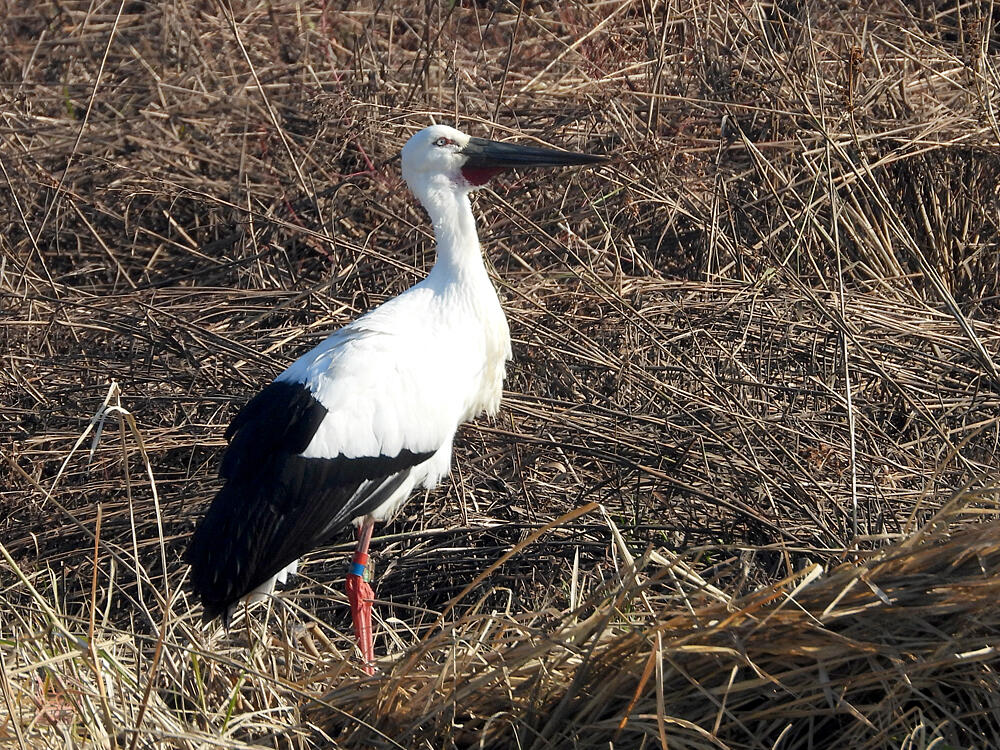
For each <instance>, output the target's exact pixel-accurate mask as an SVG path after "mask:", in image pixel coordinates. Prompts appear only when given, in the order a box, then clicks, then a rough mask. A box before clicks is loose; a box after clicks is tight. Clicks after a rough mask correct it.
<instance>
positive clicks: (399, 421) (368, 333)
mask: <svg viewBox="0 0 1000 750" xmlns="http://www.w3.org/2000/svg"><path fill="white" fill-rule="evenodd" d="M490 296H492V297H493V299H495V295H490ZM442 297H443V295H442V292H441V291H440V290H436V289H434V288H433V287H431V286H430V285H428V284H418V285H416V286H415V287H413V288H411V289H410V290H408V291H407V292H405V293H404V294H402V295H400V296H399V297H396V298H395V299H393V300H390V301H389V302H387V303H386V304H384V305H382V306H381V307H379V308H377V309H375V310H373V311H371V312H370V313H368V314H367V315H364V316H362V317H361V318H358V319H357V320H355V321H353V322H352V323H350V324H348V325H347V326H345V327H344V328H341V329H340V330H338V331H337V332H335V333H334V334H332V335H331V336H330V337H328V338H327V339H326V340H325V341H323V342H322V343H321V344H319V345H318V346H316V347H315V348H314V349H312V350H311V351H309V352H307V353H306V354H305V355H303V356H302V357H300V358H299V359H298V360H296V361H295V362H294V363H293V364H292V365H291V366H290V367H289V368H288V369H287V370H285V372H283V373H282V374H281V375H279V376H278V378H277V380H279V381H291V382H298V383H304V384H305V385H306V386H307V387H308V388H309V390H310V391H311V392H312V394H313V396H315V397H316V399H318V400H319V402H320V403H321V404H323V406H324V407H326V409H327V415H326V417H325V418H324V420H323V422H322V423H321V424H320V427H319V429H318V430H317V431H316V434H315V435H314V436H313V439H312V441H311V442H310V443H309V445H308V446H307V448H306V450H305V451H303V453H302V455H303V456H305V457H307V458H331V457H335V456H337V455H344V456H346V457H348V458H357V457H361V456H379V455H382V456H395V455H398V454H399V452H400V451H401V450H404V449H405V450H409V451H412V452H414V453H427V452H431V451H434V452H436V454H435V456H434V457H433V458H432V459H430V460H429V461H428V462H427V463H428V464H430V465H428V466H427V467H426V472H421V473H422V474H426V476H421V477H419V478H418V482H419V483H420V484H423V485H424V486H428V487H430V486H433V485H434V484H436V483H437V481H438V480H439V479H440V477H441V476H443V475H444V474H446V473H447V471H448V469H449V466H450V459H451V441H452V438H453V436H454V434H455V430H456V429H457V428H458V426H459V425H460V424H461V423H462V422H464V421H466V420H467V419H471V418H472V417H474V416H476V415H477V414H478V413H479V412H481V411H483V410H487V411H495V409H496V404H497V403H498V402H499V399H500V390H501V388H502V381H503V369H504V364H505V362H506V360H507V359H508V358H509V357H510V339H509V333H508V330H507V322H506V319H505V318H504V317H503V313H502V311H501V310H500V307H499V303H497V305H496V308H495V314H493V313H494V311H493V310H489V311H487V313H489V314H488V315H485V316H484V315H483V313H482V311H480V310H473V309H468V310H461V309H459V310H456V309H455V308H456V300H454V299H447V300H444V299H442ZM457 307H459V308H461V307H463V306H462V305H461V304H458V305H457ZM456 312H459V313H466V314H456ZM484 317H486V318H487V319H486V320H484Z"/></svg>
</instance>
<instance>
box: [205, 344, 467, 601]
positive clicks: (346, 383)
mask: <svg viewBox="0 0 1000 750" xmlns="http://www.w3.org/2000/svg"><path fill="white" fill-rule="evenodd" d="M410 333H412V334H413V335H410V336H404V337H402V338H400V337H397V336H387V335H385V334H383V333H379V332H377V331H376V332H371V331H358V330H357V329H354V330H350V329H342V330H341V331H338V332H337V333H336V334H334V335H333V336H331V337H330V338H329V339H327V341H325V342H323V343H322V344H320V345H319V346H317V347H316V348H315V349H313V350H312V351H311V352H309V353H308V354H306V355H304V356H303V357H301V358H300V359H299V360H297V361H296V362H295V363H294V364H293V365H292V366H291V367H289V368H288V370H286V371H285V372H284V373H282V375H280V376H279V377H278V379H277V380H276V381H275V382H273V383H272V384H270V385H269V386H267V387H266V388H265V389H264V390H263V391H261V392H260V393H259V394H258V395H257V396H255V397H254V398H253V399H252V400H251V401H250V402H249V403H247V405H246V406H245V407H243V409H242V410H241V411H240V412H239V413H238V414H237V416H236V417H235V419H233V422H232V424H231V425H230V426H229V429H228V430H227V431H226V437H227V439H228V440H229V441H230V444H229V447H228V448H227V450H226V453H225V455H224V457H223V461H222V466H221V471H220V473H221V476H222V478H223V480H225V484H224V486H223V487H222V489H221V490H220V491H219V493H218V494H217V495H216V497H215V499H214V500H213V501H212V504H211V506H210V507H209V509H208V512H207V513H206V515H205V517H204V518H203V519H202V521H201V523H200V524H199V525H198V527H197V529H196V531H195V533H194V536H193V538H192V540H191V544H190V547H189V549H188V551H187V556H186V557H187V561H188V562H189V563H190V565H191V569H192V570H191V582H192V585H193V588H194V591H195V593H196V594H197V595H198V597H199V598H200V599H201V601H202V604H203V605H204V610H205V617H206V618H207V619H211V618H213V617H215V616H217V615H219V614H224V613H226V612H227V611H228V609H229V608H230V607H231V606H232V605H234V604H235V603H236V602H238V601H239V600H240V599H241V598H243V597H244V596H246V595H247V594H249V593H251V592H253V591H254V590H255V589H257V588H258V587H259V586H261V585H262V584H265V583H266V582H268V581H269V579H271V578H273V577H274V576H275V575H276V574H278V573H279V572H280V571H282V570H284V569H285V568H286V567H287V566H289V565H290V564H291V563H293V562H294V561H295V560H297V559H298V558H299V557H301V556H302V555H303V554H305V553H306V552H308V551H309V550H311V549H312V548H313V547H315V546H317V545H318V544H321V543H322V542H324V541H326V540H328V539H330V538H331V537H332V536H333V535H334V534H336V533H337V532H338V531H340V530H341V529H343V528H344V527H345V526H347V525H348V524H349V523H350V522H351V521H352V520H353V519H355V518H358V517H361V516H365V515H367V514H373V515H375V516H376V517H377V518H380V519H381V518H383V517H385V516H387V515H391V513H392V512H393V511H394V509H395V508H396V507H397V506H398V505H399V503H401V502H402V501H403V500H405V497H406V495H408V494H409V492H410V490H411V489H412V488H413V487H414V486H415V485H416V484H421V485H423V486H433V484H435V483H436V482H437V481H438V480H439V478H440V477H441V476H442V475H444V474H445V473H447V471H448V467H449V464H450V454H451V441H452V437H453V436H454V432H455V429H456V428H457V426H458V423H459V422H460V421H461V419H462V414H463V410H464V409H465V408H466V400H467V399H466V397H465V396H464V395H463V392H462V391H463V389H462V388H460V387H458V386H457V383H458V382H459V379H460V378H467V377H468V374H467V372H465V371H464V370H466V369H467V368H464V367H462V366H461V363H459V367H457V370H458V371H457V372H455V369H456V368H451V369H450V370H446V371H445V373H444V374H442V368H441V363H440V362H439V361H438V362H436V361H435V358H434V354H435V352H434V351H433V349H432V348H431V349H429V348H428V347H429V346H430V347H433V345H432V344H427V343H426V342H427V338H426V336H425V335H418V332H416V331H413V332H410ZM425 333H426V332H425ZM446 364H447V363H446Z"/></svg>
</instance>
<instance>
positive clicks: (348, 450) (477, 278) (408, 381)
mask: <svg viewBox="0 0 1000 750" xmlns="http://www.w3.org/2000/svg"><path fill="white" fill-rule="evenodd" d="M602 161H605V157H602V156H594V155H590V154H580V153H573V152H569V151H559V150H553V149H548V148H538V147H531V146H518V145H514V144H511V143H501V142H497V141H490V140H485V139H482V138H473V137H470V136H468V135H466V134H465V133H462V132H460V131H458V130H456V129H454V128H450V127H447V126H445V125H432V126H430V127H428V128H424V129H423V130H421V131H419V132H418V133H416V134H415V135H413V136H412V137H411V138H410V139H409V141H407V143H406V145H405V146H404V147H403V151H402V171H403V178H404V179H405V180H406V184H407V185H408V186H409V188H410V190H411V191H412V192H413V193H414V194H415V195H416V197H417V198H418V199H419V200H420V202H421V203H422V204H423V206H424V208H425V209H426V210H427V213H428V215H429V216H430V219H431V222H432V224H433V227H434V234H435V237H436V240H437V259H436V261H435V263H434V266H433V268H431V271H430V273H429V274H428V275H427V277H426V278H424V279H423V280H422V281H420V282H419V283H417V284H416V285H414V286H413V287H411V288H410V289H408V290H407V291H405V292H403V293H402V294H400V295H399V296H398V297H395V298H393V299H390V300H389V301H387V302H385V303H383V304H382V305H380V306H379V307H377V308H375V309H374V310H371V311H369V312H368V313H366V314H364V315H362V316H361V317H359V318H357V319H355V320H354V321H352V322H350V323H348V324H347V325H346V326H344V327H343V328H341V329H339V330H337V331H335V332H334V333H333V334H331V335H330V336H329V337H328V338H327V339H326V340H324V341H323V342H322V343H320V344H319V345H318V346H316V347H315V348H313V349H311V350H310V351H308V352H306V353H305V354H303V355H302V356H301V357H299V358H298V359H297V360H295V362H293V363H292V364H291V366H289V367H288V369H286V370H285V371H284V372H283V373H281V374H280V375H278V377H277V378H275V379H274V382H272V383H271V384H270V385H268V386H266V387H265V388H264V389H263V390H261V391H260V392H259V393H258V394H257V395H256V396H254V397H253V398H252V399H250V401H249V402H248V403H247V404H246V405H245V406H244V407H243V408H242V409H241V410H240V411H239V413H238V414H237V415H236V417H235V418H234V419H233V421H232V423H231V424H230V425H229V428H228V429H227V430H226V439H227V440H228V441H229V445H228V447H227V449H226V451H225V454H224V455H223V458H222V463H221V467H220V471H219V473H220V475H221V478H222V479H223V480H224V484H223V486H222V488H221V489H220V490H219V492H218V494H217V495H216V496H215V499H214V500H213V501H212V504H211V505H210V506H209V508H208V511H207V512H206V513H205V516H204V517H203V518H202V519H201V521H200V523H199V524H198V526H197V528H196V530H195V532H194V535H193V537H192V538H191V542H190V546H189V548H188V550H187V554H186V559H187V562H188V563H189V564H190V566H191V584H192V588H193V590H194V592H195V594H196V596H197V597H198V598H199V599H200V600H201V603H202V606H203V611H204V616H205V619H206V620H212V619H214V618H215V617H218V616H222V617H223V619H224V620H225V621H226V622H227V623H228V619H229V616H230V614H231V612H232V610H233V608H234V607H235V606H236V604H237V603H238V602H240V601H241V600H247V601H253V600H256V599H258V598H262V597H264V596H267V595H269V594H270V593H271V592H272V591H273V589H274V586H275V583H285V580H286V578H287V576H288V575H289V574H293V573H295V572H296V569H297V566H298V560H299V558H300V557H301V556H302V555H304V554H305V553H307V552H309V550H311V549H312V548H313V547H315V546H317V545H319V544H322V543H324V542H326V541H327V540H329V539H331V537H333V536H334V535H335V534H337V532H339V531H341V530H342V529H343V528H344V527H346V526H347V525H349V524H352V523H353V524H354V525H355V526H356V527H357V530H358V542H357V548H356V549H355V553H354V557H353V561H352V563H351V566H350V568H349V573H348V575H347V591H348V598H349V601H350V605H351V615H352V620H353V623H354V629H355V635H356V638H357V640H358V647H359V649H360V651H361V655H362V657H363V658H364V663H365V669H366V671H367V672H368V673H371V672H372V667H371V664H372V662H373V659H374V652H373V646H372V629H371V606H372V601H373V599H374V594H373V592H372V589H371V588H370V586H369V585H368V583H367V582H366V580H365V568H366V565H367V563H368V548H369V543H370V541H371V536H372V529H373V527H374V525H375V523H376V522H380V521H387V520H389V519H391V518H392V516H393V515H394V514H395V513H396V512H397V511H398V510H399V508H400V506H401V505H402V504H403V503H404V502H405V501H406V499H407V497H408V496H409V495H410V493H411V491H412V490H413V489H414V488H418V487H425V488H431V487H434V486H435V485H436V484H437V483H438V482H439V481H440V480H441V478H442V477H444V476H445V475H446V474H447V473H448V471H449V468H450V464H451V453H452V440H453V439H454V437H455V431H456V430H457V429H458V427H459V426H460V425H461V424H462V423H463V422H466V421H468V420H470V419H473V418H474V417H476V416H477V415H479V414H481V413H483V412H485V413H487V414H490V415H492V414H496V412H497V409H498V408H499V405H500V396H501V393H502V389H503V380H504V370H505V366H506V363H507V361H508V360H509V359H510V358H511V348H510V332H509V329H508V326H507V319H506V317H505V316H504V313H503V310H502V309H501V307H500V301H499V299H498V298H497V294H496V290H495V289H494V288H493V284H492V282H491V281H490V278H489V275H488V274H487V271H486V267H485V265H484V263H483V256H482V251H481V249H480V245H479V237H478V235H477V233H476V222H475V218H474V216H473V213H472V205H471V203H470V200H469V194H470V193H471V192H472V191H474V190H476V189H477V188H480V187H482V186H483V185H485V184H486V183H487V182H488V181H489V180H490V178H492V177H493V176H494V175H496V174H497V173H499V172H503V171H505V170H509V169H513V168H516V167H565V166H572V165H581V164H595V163H598V162H602Z"/></svg>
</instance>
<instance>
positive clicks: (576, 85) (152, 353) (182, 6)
mask: <svg viewBox="0 0 1000 750" xmlns="http://www.w3.org/2000/svg"><path fill="white" fill-rule="evenodd" d="M864 5H865V4H857V3H849V2H842V3H821V2H774V3H756V2H744V3H730V2H723V1H722V0H680V1H679V2H657V1H655V0H654V1H653V2H648V1H645V2H644V1H640V0H611V1H610V2H602V3H597V2H579V3H569V4H566V3H561V4H552V5H551V6H550V5H548V4H531V3H526V4H524V5H523V6H518V4H512V3H507V4H504V3H496V4H493V3H481V4H477V3H456V4H450V3H437V2H426V3H423V4H420V5H419V7H417V5H415V4H410V3H402V2H395V1H394V0H390V2H385V3H362V4H360V5H356V4H351V3H341V4H337V3H325V4H320V3H317V4H302V3H292V2H289V1H288V0H274V1H272V2H269V3H256V2H249V3H243V4H238V5H230V4H229V3H228V2H222V3H211V2H194V1H193V0H190V1H189V0H185V1H184V2H176V3H163V4H157V3H147V2H141V1H128V2H121V3H118V2H108V3H102V2H97V3H79V2H58V3H56V2H52V3H46V2H41V3H28V2H20V3H18V2H13V3H10V4H8V7H7V11H6V16H5V18H4V22H3V23H2V24H0V166H2V174H0V178H2V179H0V192H2V193H3V201H2V203H0V212H2V214H0V215H2V216H3V222H4V231H3V232H2V233H0V341H2V348H0V353H2V356H3V362H2V367H0V389H2V390H0V395H2V398H0V452H2V455H0V459H2V460H0V543H2V547H0V553H2V555H3V558H4V562H3V563H0V586H2V588H0V607H2V610H0V658H2V661H0V668H2V673H0V688H2V700H0V745H4V746H6V744H8V743H9V744H10V745H11V746H13V747H57V746H58V747H67V746H69V747H75V746H79V747H84V746H87V747H90V746H96V747H161V746H162V747H196V746H197V747H217V746H223V747H289V748H291V747H296V748H309V747H326V746H330V745H331V744H334V745H339V746H344V747H407V748H410V747H427V748H436V747H477V746H479V747H536V748H542V747H581V748H585V747H595V748H596V747H602V748H604V747H609V746H613V747H617V748H625V747H629V748H631V747H663V748H666V747H669V748H678V747H689V748H702V747H704V748H710V747H728V748H771V747H777V748H823V747H829V748H841V747H846V746H851V747H858V748H888V747H892V748H931V747H934V748H945V747H989V746H993V745H996V744H1000V743H998V742H997V736H998V734H1000V700H998V699H997V697H996V695H997V665H998V659H997V654H996V653H995V650H994V645H993V644H994V643H995V641H996V633H997V628H998V626H1000V621H998V615H997V614H996V607H995V602H996V600H997V586H998V580H1000V579H998V577H997V574H998V564H1000V557H998V555H1000V551H998V549H997V546H996V543H995V540H996V538H997V533H998V532H997V527H996V525H995V524H994V523H993V522H992V521H991V520H990V519H992V518H993V517H994V516H995V515H996V512H997V510H998V507H1000V503H998V502H997V500H998V498H997V493H996V466H997V452H998V441H1000V417H998V414H1000V373H998V368H997V364H996V362H997V351H998V349H1000V320H998V315H997V310H998V305H997V301H998V299H1000V263H998V262H997V226H998V223H1000V205H998V201H997V190H998V182H1000V181H998V177H1000V159H998V147H1000V126H998V122H997V118H996V109H997V105H998V103H1000V89H998V83H1000V78H998V70H997V68H996V66H995V62H996V58H995V56H994V53H995V52H996V51H997V41H996V38H995V37H994V31H995V29H994V25H995V15H991V14H995V13H996V11H994V10H993V8H992V5H991V4H990V3H979V2H974V3H966V4H962V5H959V4H956V3H945V2H932V1H931V0H926V1H925V2H921V3H903V2H898V3H892V2H889V3H878V4H872V7H864ZM432 118H435V119H437V120H438V121H445V122H449V123H455V124H457V125H458V126H459V127H462V128H464V129H466V130H467V131H469V132H473V133H475V134H478V135H492V136H493V137H500V138H506V137H515V136H516V137H518V138H520V139H524V140H529V139H533V138H536V139H539V140H540V141H542V142H545V143H550V144H555V145H560V146H564V147H567V148H573V149H577V150H587V151H595V152H607V153H611V154H614V155H615V156H616V160H615V161H614V163H613V164H612V165H611V166H609V167H606V168H602V169H600V170H597V171H579V172H575V173H572V174H569V175H561V176H559V175H557V176H553V175H544V174H524V175H517V176H512V177H510V178H508V179H506V180H503V181H501V182H500V183H498V184H496V185H494V187H493V190H492V191H486V192H485V193H483V194H481V195H480V197H479V198H478V200H477V211H478V212H479V214H480V216H481V228H482V231H481V234H482V238H483V241H484V245H485V247H486V248H487V254H488V257H489V261H490V262H491V264H492V266H493V269H494V271H495V280H496V283H497V285H498V287H499V288H500V290H501V294H502V296H503V297H504V299H505V303H506V309H507V311H508V316H509V317H510V320H511V327H512V333H513V336H514V340H515V341H514V350H515V363H514V364H513V366H512V367H511V369H510V372H509V378H508V386H509V388H508V393H507V395H506V400H505V403H506V407H505V409H504V411H503V413H502V416H501V417H500V419H498V420H497V421H496V422H495V423H489V422H487V421H480V422H479V423H477V424H476V425H473V426H470V427H468V428H466V429H464V430H463V432H462V433H461V439H460V442H459V444H458V446H457V456H456V462H455V467H456V469H455V472H454V475H453V477H452V480H451V483H450V485H448V486H445V487H443V488H442V489H441V490H439V491H437V492H435V493H432V494H430V495H428V496H426V497H423V496H420V497H415V498H414V499H413V500H412V501H411V503H410V504H409V505H408V506H407V507H406V509H405V511H404V512H403V514H402V516H401V517H400V518H399V519H398V520H397V521H396V522H395V523H394V524H392V525H391V526H387V527H386V528H385V529H383V530H382V532H383V534H382V536H381V538H379V539H378V540H377V542H376V549H377V558H376V565H377V591H378V594H379V596H380V597H381V598H382V599H383V601H382V603H381V604H380V605H379V606H378V608H377V611H378V615H379V616H380V618H381V623H380V625H381V627H380V629H379V630H380V632H379V633H377V634H376V638H377V644H376V647H377V649H378V650H379V651H380V652H381V653H383V654H386V657H385V658H384V659H383V662H382V664H381V666H382V668H383V669H382V672H380V674H379V675H377V676H376V677H374V678H372V679H370V680H365V679H364V678H363V676H362V675H361V674H360V672H359V670H357V669H356V668H355V666H354V664H353V663H352V662H351V660H350V652H351V641H350V638H349V637H348V635H347V630H346V629H347V627H348V624H349V619H348V618H347V617H346V607H345V597H344V596H343V595H342V594H341V593H340V591H341V588H342V585H343V574H344V563H345V547H346V545H341V546H340V547H331V548H327V549H323V550H320V551H317V553H315V554H313V555H312V556H310V558H309V560H308V564H307V565H306V566H305V568H304V571H303V572H304V573H305V577H304V578H303V579H300V581H299V583H298V584H297V585H296V586H295V587H294V588H293V589H292V590H291V591H290V592H288V593H287V594H285V595H283V596H282V598H281V602H282V603H279V604H275V605H274V606H273V608H272V609H271V610H267V611H264V610H260V611H256V610H255V611H254V612H252V613H251V615H250V617H249V618H246V619H243V620H241V621H240V624H239V626H238V627H237V628H235V629H234V630H233V632H231V633H230V634H228V635H227V634H224V633H217V632H208V631H206V630H204V629H202V627H201V626H200V625H199V624H198V618H197V614H198V613H197V611H195V610H194V609H193V607H192V606H191V605H190V603H189V602H188V600H187V599H186V592H185V589H184V577H185V569H184V566H183V565H182V564H181V563H180V553H181V551H182V550H183V547H184V543H185V540H186V538H187V536H188V535H189V534H190V532H191V530H192V528H193V524H194V521H195V519H196V517H197V514H198V513H199V512H200V510H201V509H202V508H203V506H204V504H205V503H206V502H207V501H208V500H209V498H210V497H211V495H212V493H213V491H214V489H215V487H216V484H215V471H216V467H217V462H218V455H219V450H220V448H221V446H222V434H223V431H224V427H225V424H226V423H227V420H228V419H229V418H230V417H231V416H232V414H233V413H234V412H235V410H236V409H237V408H238V407H239V406H240V405H241V404H242V403H243V402H244V401H245V400H246V399H247V398H248V397H249V396H250V395H251V394H252V393H253V392H254V391H255V390H256V389H257V388H258V387H259V386H260V384H261V383H263V382H266V381H267V380H268V379H270V378H271V377H273V376H274V375H275V374H276V373H277V372H278V371H280V369H281V368H282V367H283V366H284V365H285V364H287V363H288V362H290V361H291V360H292V359H293V358H294V357H295V356H296V355H297V354H299V353H301V352H302V351H304V350H306V349H307V348H308V347H309V346H311V345H313V344H314V343H316V342H318V341H319V340H320V339H321V338H322V337H323V336H324V335H325V333H326V332H327V331H329V330H330V329H331V328H333V327H336V326H337V325H340V324H342V323H343V322H345V321H346V320H348V319H350V318H351V317H352V316H354V315H357V314H358V313H360V312H362V311H364V310H365V309H368V308H369V307H371V306H372V305H374V304H377V303H378V302H379V301H381V300H382V299H384V298H385V297H386V296H389V295H392V294H395V293H398V292H399V291H401V290H402V289H404V288H405V287H407V286H408V285H410V284H412V283H413V282H414V281H415V280H416V279H418V278H419V277H420V275H421V274H423V273H424V272H425V271H426V270H427V268H428V267H429V264H430V263H432V262H433V243H432V240H431V237H430V234H429V228H428V227H427V226H426V224H425V222H424V218H423V216H422V214H421V212H420V210H419V208H418V207H417V206H416V205H415V204H414V202H413V201H412V200H411V199H410V198H409V197H408V195H407V194H406V192H405V190H403V187H402V184H401V181H400V178H399V176H398V168H397V166H396V165H395V164H393V163H392V159H393V158H394V156H395V154H396V153H397V152H398V149H399V147H400V146H401V144H402V143H403V142H404V141H405V139H406V137H407V136H408V135H409V134H410V133H411V132H412V131H413V130H414V129H416V128H419V127H422V126H424V125H426V124H428V123H429V122H430V121H431V119H432ZM594 503H597V504H599V505H592V504H594ZM580 509H584V510H585V511H586V512H581V513H578V511H579V510H580ZM512 552H513V554H511V553H512ZM286 605H287V606H286Z"/></svg>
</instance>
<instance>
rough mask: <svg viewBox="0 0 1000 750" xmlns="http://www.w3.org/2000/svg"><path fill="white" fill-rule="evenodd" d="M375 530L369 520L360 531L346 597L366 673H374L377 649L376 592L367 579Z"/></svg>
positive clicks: (370, 519)
mask: <svg viewBox="0 0 1000 750" xmlns="http://www.w3.org/2000/svg"><path fill="white" fill-rule="evenodd" d="M374 527H375V519H374V518H372V517H371V516H368V517H366V518H365V520H364V523H363V524H362V525H361V528H359V529H358V546H357V548H355V550H354V559H353V560H352V561H351V568H350V570H349V571H348V573H347V598H348V600H349V601H350V602H351V620H353V621H354V636H355V638H357V639H358V648H359V649H360V650H361V657H362V658H363V659H364V662H365V665H364V670H365V672H366V673H368V674H375V667H374V666H373V663H374V661H375V648H374V647H373V646H372V603H373V602H374V601H375V592H374V591H372V587H371V586H369V585H368V581H366V580H365V569H366V568H367V567H368V543H369V542H370V541H371V538H372V529H373V528H374Z"/></svg>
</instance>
